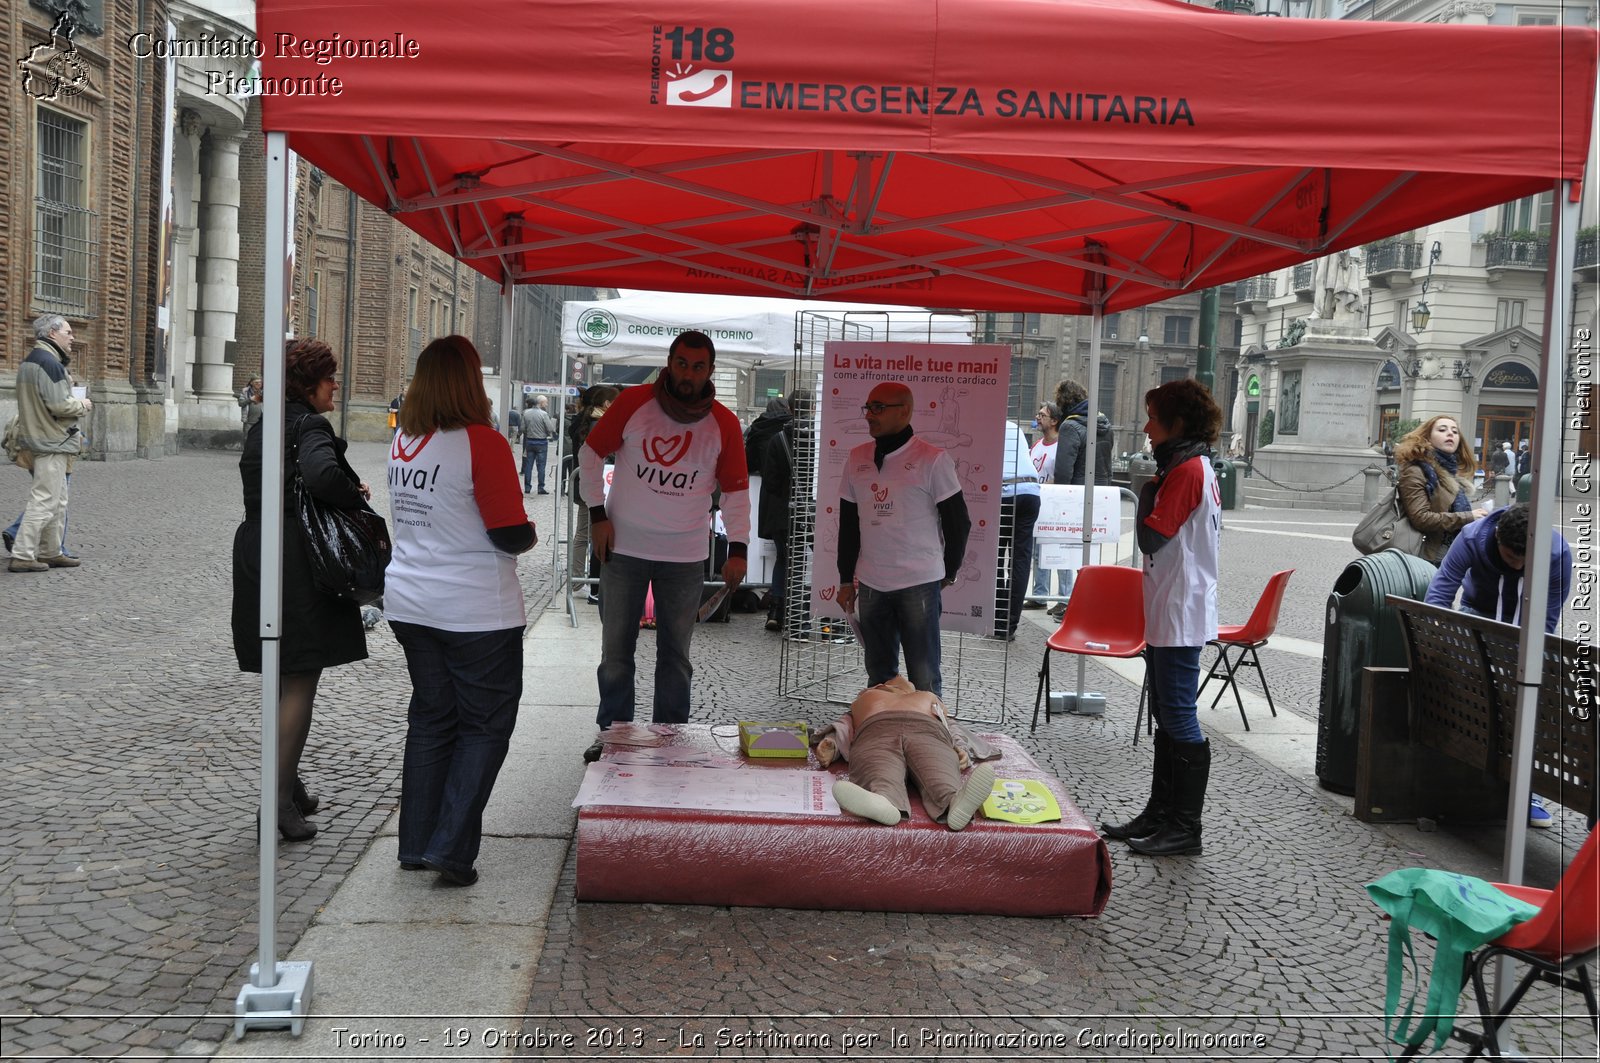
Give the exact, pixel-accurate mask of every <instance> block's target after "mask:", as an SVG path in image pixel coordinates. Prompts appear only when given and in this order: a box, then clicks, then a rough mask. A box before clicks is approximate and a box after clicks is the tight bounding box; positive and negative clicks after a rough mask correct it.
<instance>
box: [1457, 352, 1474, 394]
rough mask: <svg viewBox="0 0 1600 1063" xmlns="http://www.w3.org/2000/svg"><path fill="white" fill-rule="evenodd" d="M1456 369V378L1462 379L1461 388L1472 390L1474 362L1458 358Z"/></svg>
mask: <svg viewBox="0 0 1600 1063" xmlns="http://www.w3.org/2000/svg"><path fill="white" fill-rule="evenodd" d="M1455 369H1456V379H1457V380H1459V381H1461V390H1462V391H1471V390H1472V364H1471V363H1470V362H1466V361H1463V360H1462V359H1460V358H1457V359H1456V367H1455Z"/></svg>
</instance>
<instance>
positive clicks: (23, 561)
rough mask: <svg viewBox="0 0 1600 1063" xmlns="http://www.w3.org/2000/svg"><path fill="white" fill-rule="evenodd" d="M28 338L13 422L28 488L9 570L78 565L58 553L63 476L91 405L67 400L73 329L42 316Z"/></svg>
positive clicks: (63, 502)
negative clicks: (28, 472) (26, 464)
mask: <svg viewBox="0 0 1600 1063" xmlns="http://www.w3.org/2000/svg"><path fill="white" fill-rule="evenodd" d="M33 334H34V336H35V337H36V341H35V343H34V346H33V350H32V351H30V352H28V356H27V357H26V358H24V359H23V360H22V364H21V365H19V366H18V367H17V422H16V441H17V446H18V452H19V454H20V453H26V454H27V455H28V456H29V459H28V460H30V461H31V468H32V470H33V486H32V490H31V492H30V493H29V495H28V507H27V508H26V509H25V510H23V512H22V524H21V526H20V527H19V528H18V530H17V539H16V542H15V544H14V545H13V547H12V551H11V565H10V569H11V571H12V572H44V571H47V570H49V569H52V568H76V567H77V566H78V563H79V562H78V559H77V558H75V557H68V556H67V555H66V554H65V553H63V552H62V550H61V531H62V525H63V523H64V521H65V517H66V512H67V474H68V473H69V472H71V470H72V463H73V461H74V460H76V458H77V456H78V455H79V454H81V453H82V452H83V432H82V431H81V430H79V428H78V419H79V418H80V417H83V416H84V415H85V414H87V413H88V412H89V410H90V409H91V408H92V407H93V405H94V404H93V403H92V402H90V401H89V400H88V399H77V398H73V396H72V378H71V377H69V376H68V375H67V367H66V362H67V361H68V360H69V359H70V357H71V354H72V325H71V324H70V323H68V321H67V319H66V318H64V317H62V316H61V315H60V314H45V315H44V316H43V317H40V318H38V319H37V320H36V321H34V323H33ZM18 463H19V464H22V463H23V461H22V459H20V458H19V459H18Z"/></svg>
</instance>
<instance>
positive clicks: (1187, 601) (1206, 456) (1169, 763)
mask: <svg viewBox="0 0 1600 1063" xmlns="http://www.w3.org/2000/svg"><path fill="white" fill-rule="evenodd" d="M1144 406H1145V410H1146V412H1147V413H1148V414H1149V415H1150V420H1149V421H1148V422H1147V423H1146V424H1145V426H1144V430H1145V433H1146V434H1147V435H1149V437H1150V442H1151V444H1152V445H1153V446H1154V448H1155V459H1156V475H1155V479H1153V480H1152V481H1151V482H1150V483H1148V484H1146V485H1145V486H1144V488H1143V489H1142V490H1141V491H1140V493H1139V508H1138V515H1137V516H1136V518H1135V521H1134V533H1135V536H1136V538H1137V540H1138V544H1139V550H1140V552H1141V553H1142V554H1144V638H1145V643H1146V644H1147V646H1148V647H1149V648H1148V649H1147V650H1146V651H1145V663H1146V668H1147V674H1148V676H1149V680H1150V714H1151V715H1152V716H1154V717H1155V721H1156V735H1155V740H1154V742H1152V743H1151V744H1152V745H1153V746H1154V747H1155V760H1154V762H1153V764H1152V767H1151V775H1150V800H1149V801H1148V803H1146V805H1145V808H1144V811H1143V812H1141V813H1139V815H1138V816H1136V817H1134V818H1133V819H1132V820H1131V821H1129V822H1127V823H1121V824H1112V823H1105V824H1101V829H1102V830H1103V831H1104V832H1105V835H1106V837H1108V838H1121V839H1123V840H1125V841H1126V842H1127V843H1128V846H1129V848H1131V849H1133V851H1134V852H1137V853H1143V854H1145V855H1146V856H1176V855H1184V856H1187V855H1194V854H1197V853H1199V852H1200V851H1201V849H1200V813H1201V811H1202V809H1203V808H1204V806H1205V797H1206V785H1207V783H1208V782H1209V780H1210V777H1211V744H1210V743H1209V742H1207V741H1206V737H1205V734H1204V733H1203V732H1202V731H1201V730H1200V721H1199V719H1198V718H1197V716H1196V706H1195V700H1196V698H1197V697H1198V696H1199V686H1200V651H1201V650H1202V649H1204V648H1205V645H1206V643H1207V642H1209V641H1210V640H1212V639H1214V638H1216V637H1217V565H1218V552H1219V545H1220V536H1221V531H1222V499H1221V496H1220V494H1219V493H1218V490H1217V476H1216V473H1215V472H1213V471H1212V468H1211V451H1212V449H1213V448H1215V447H1216V445H1217V436H1218V432H1219V430H1220V429H1221V427H1222V411H1221V410H1220V409H1218V408H1217V404H1216V403H1215V402H1214V401H1213V400H1212V398H1211V393H1210V392H1209V391H1207V390H1206V389H1205V388H1204V387H1203V386H1201V385H1200V384H1199V383H1198V382H1197V381H1194V380H1174V381H1172V382H1170V383H1167V384H1162V385H1161V386H1160V387H1158V388H1155V389H1153V390H1151V391H1149V392H1146V393H1145V397H1144Z"/></svg>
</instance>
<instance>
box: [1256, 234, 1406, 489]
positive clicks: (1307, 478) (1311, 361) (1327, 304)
mask: <svg viewBox="0 0 1600 1063" xmlns="http://www.w3.org/2000/svg"><path fill="white" fill-rule="evenodd" d="M1361 278H1362V269H1361V258H1360V256H1359V255H1358V254H1357V253H1356V252H1354V251H1340V252H1338V253H1336V254H1333V255H1328V256H1326V257H1325V258H1323V259H1321V260H1320V261H1318V263H1317V272H1316V280H1315V282H1314V284H1313V299H1314V300H1315V301H1314V302H1313V304H1312V305H1313V307H1314V308H1315V312H1314V313H1313V314H1312V315H1311V316H1310V317H1307V318H1303V319H1302V320H1303V321H1304V322H1305V330H1304V332H1303V333H1302V334H1301V335H1300V337H1299V341H1298V342H1296V343H1294V344H1293V345H1292V346H1288V347H1283V348H1281V349H1279V350H1277V351H1275V352H1273V355H1274V357H1273V358H1272V359H1271V362H1270V364H1271V365H1272V366H1273V367H1274V368H1275V369H1276V373H1275V375H1274V376H1273V378H1272V379H1273V381H1274V388H1273V394H1272V396H1271V401H1270V402H1269V404H1268V406H1267V408H1268V409H1270V410H1272V411H1274V419H1275V424H1274V430H1273V438H1272V442H1271V443H1270V444H1269V445H1267V446H1265V447H1258V448H1257V449H1256V452H1255V459H1254V465H1255V468H1256V470H1258V471H1259V472H1261V473H1262V474H1264V475H1265V476H1268V477H1270V478H1271V479H1272V480H1274V481H1276V482H1277V483H1279V484H1282V485H1284V486H1285V487H1287V488H1290V489H1291V490H1292V491H1293V493H1294V494H1295V495H1298V496H1303V498H1304V500H1305V501H1306V502H1310V503H1314V504H1319V505H1322V506H1324V507H1325V508H1340V507H1342V506H1346V505H1348V506H1352V507H1354V506H1359V505H1360V503H1361V497H1362V487H1363V478H1362V477H1361V476H1359V475H1355V474H1357V473H1359V472H1360V470H1362V469H1364V468H1366V467H1367V466H1368V465H1371V464H1373V463H1374V462H1378V463H1380V464H1381V463H1382V460H1383V459H1382V456H1381V455H1379V454H1378V453H1377V451H1375V450H1373V448H1372V444H1373V443H1374V442H1375V441H1376V438H1377V431H1378V410H1377V380H1378V373H1379V372H1380V371H1381V370H1382V368H1383V364H1384V362H1385V361H1386V360H1387V359H1388V355H1387V354H1386V353H1385V352H1384V351H1383V350H1382V349H1380V348H1379V347H1378V345H1377V344H1376V343H1375V342H1374V341H1373V339H1372V337H1371V336H1369V335H1368V334H1367V329H1366V326H1365V323H1364V321H1363V320H1362V317H1363V315H1362V293H1361ZM1352 477H1353V479H1352ZM1280 494H1281V492H1280Z"/></svg>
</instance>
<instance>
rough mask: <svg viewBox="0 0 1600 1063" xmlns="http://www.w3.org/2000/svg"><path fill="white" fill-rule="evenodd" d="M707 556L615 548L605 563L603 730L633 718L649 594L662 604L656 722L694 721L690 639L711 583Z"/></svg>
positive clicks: (602, 573) (602, 591)
mask: <svg viewBox="0 0 1600 1063" xmlns="http://www.w3.org/2000/svg"><path fill="white" fill-rule="evenodd" d="M705 580H706V563H705V562H704V561H650V560H647V559H645V558H642V557H629V556H628V555H627V554H619V553H617V552H616V551H615V550H613V551H612V552H611V558H610V560H608V561H606V563H605V564H603V565H601V566H600V667H599V668H598V669H597V670H596V675H597V678H598V679H599V683H600V711H599V713H598V714H597V715H596V717H595V722H596V723H598V724H599V725H600V729H601V730H604V729H605V728H607V727H609V726H611V725H612V724H613V723H631V722H632V721H633V709H634V661H633V658H634V651H635V650H636V649H637V648H638V645H639V620H640V619H641V618H642V617H643V616H644V596H645V592H646V591H651V592H652V593H653V594H654V597H655V606H656V692H655V701H654V709H653V712H652V714H651V717H650V718H651V721H652V722H654V723H688V722H689V680H690V679H692V678H693V677H694V666H693V665H692V664H690V663H689V640H690V639H692V638H693V637H694V618H695V613H697V612H699V610H700V591H701V590H702V588H703V587H704V585H705Z"/></svg>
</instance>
